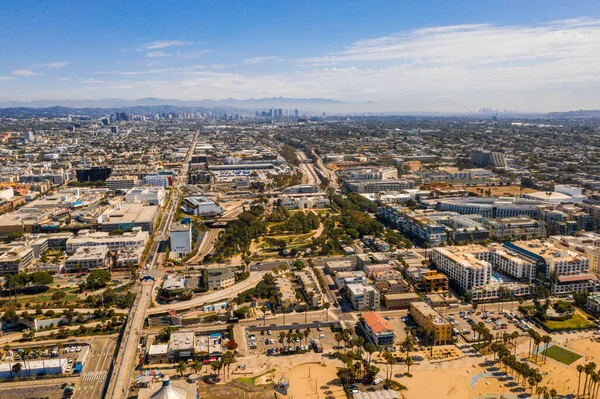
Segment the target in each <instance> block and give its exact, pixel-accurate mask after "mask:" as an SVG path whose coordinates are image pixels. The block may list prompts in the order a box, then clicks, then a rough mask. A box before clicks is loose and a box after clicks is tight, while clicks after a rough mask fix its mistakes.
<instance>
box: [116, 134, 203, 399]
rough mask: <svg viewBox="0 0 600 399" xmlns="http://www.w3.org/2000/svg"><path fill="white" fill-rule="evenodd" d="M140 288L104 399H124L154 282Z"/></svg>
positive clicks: (153, 255)
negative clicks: (108, 398) (105, 398)
mask: <svg viewBox="0 0 600 399" xmlns="http://www.w3.org/2000/svg"><path fill="white" fill-rule="evenodd" d="M197 142H198V133H196V134H195V135H194V140H193V141H192V144H191V146H190V148H189V149H188V154H187V156H186V158H185V160H184V161H183V163H182V165H181V169H180V171H179V175H178V176H177V178H176V179H175V181H174V182H173V193H172V195H171V197H170V199H169V202H168V203H167V205H166V207H165V212H164V214H163V217H162V221H161V223H160V226H159V228H158V229H157V230H156V231H155V233H154V240H155V242H154V244H153V246H152V250H151V251H150V253H149V254H148V259H150V262H149V268H150V269H153V268H154V267H156V262H157V260H158V258H159V253H160V250H161V245H160V243H159V242H158V241H165V240H168V237H169V231H170V229H171V224H172V222H173V218H174V217H175V214H176V211H177V206H178V204H179V199H180V196H181V192H180V188H181V186H182V185H183V184H185V182H186V180H187V172H188V168H189V161H190V159H191V157H192V154H193V153H194V150H195V148H196V143H197ZM140 285H141V292H140V293H139V295H138V296H137V297H136V301H135V303H134V305H133V306H132V308H131V310H130V312H129V317H128V318H127V324H126V326H125V330H124V332H123V339H122V342H121V346H120V347H119V351H118V355H117V358H116V361H115V363H114V365H113V373H112V376H111V379H110V383H109V385H108V389H107V396H108V397H111V398H114V399H120V398H125V397H127V392H128V391H129V386H130V383H131V376H132V373H133V369H134V368H135V366H136V365H137V363H138V362H137V347H138V342H139V336H140V333H141V332H142V329H143V327H144V320H145V318H146V310H147V309H148V304H149V303H150V299H151V297H152V291H153V287H154V281H153V280H151V279H148V280H146V281H144V282H142V283H140Z"/></svg>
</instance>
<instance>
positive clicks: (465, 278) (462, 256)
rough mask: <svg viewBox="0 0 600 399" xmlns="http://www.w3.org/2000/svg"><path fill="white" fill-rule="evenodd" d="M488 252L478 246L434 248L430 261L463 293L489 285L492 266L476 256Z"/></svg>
mask: <svg viewBox="0 0 600 399" xmlns="http://www.w3.org/2000/svg"><path fill="white" fill-rule="evenodd" d="M488 252H489V250H488V249H487V248H485V247H482V246H479V245H469V246H464V247H446V248H434V249H433V251H432V253H431V260H432V261H433V262H434V263H435V264H436V266H437V269H438V270H439V271H441V272H443V273H445V274H446V275H447V276H448V278H449V279H450V280H451V281H454V282H455V283H456V284H457V285H458V286H459V287H460V288H461V289H462V290H463V291H465V292H468V291H471V290H472V289H473V288H475V287H483V286H485V285H487V284H489V282H490V278H491V275H492V265H490V264H489V263H488V262H487V261H485V260H482V259H479V258H478V256H477V255H478V254H480V253H484V254H487V253H488Z"/></svg>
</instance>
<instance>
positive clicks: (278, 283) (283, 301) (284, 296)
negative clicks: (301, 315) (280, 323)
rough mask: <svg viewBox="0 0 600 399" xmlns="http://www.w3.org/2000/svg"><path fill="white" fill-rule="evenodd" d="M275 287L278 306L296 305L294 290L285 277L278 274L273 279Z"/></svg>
mask: <svg viewBox="0 0 600 399" xmlns="http://www.w3.org/2000/svg"><path fill="white" fill-rule="evenodd" d="M275 289H276V290H277V301H278V303H279V306H280V307H282V308H283V307H285V308H289V307H292V306H295V305H296V302H297V301H296V291H295V290H294V286H293V284H292V282H291V281H290V280H289V279H288V278H287V277H285V276H278V277H277V278H276V279H275Z"/></svg>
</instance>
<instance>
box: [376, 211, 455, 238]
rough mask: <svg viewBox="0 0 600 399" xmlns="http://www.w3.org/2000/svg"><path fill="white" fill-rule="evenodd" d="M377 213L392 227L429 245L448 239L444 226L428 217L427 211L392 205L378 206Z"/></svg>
mask: <svg viewBox="0 0 600 399" xmlns="http://www.w3.org/2000/svg"><path fill="white" fill-rule="evenodd" d="M378 213H379V216H380V217H381V218H382V219H383V220H384V221H386V222H387V223H389V224H391V225H392V227H394V228H396V229H399V230H400V231H402V232H403V233H405V234H408V235H409V236H411V237H413V238H414V239H416V240H419V241H421V242H424V243H426V244H429V245H431V246H437V245H441V244H442V243H444V242H446V240H447V239H448V234H447V233H446V226H444V225H443V224H440V223H438V222H437V221H435V220H433V219H431V218H429V217H428V214H427V213H423V212H415V211H412V210H410V209H409V208H403V207H398V206H392V205H388V206H381V207H379V211H378Z"/></svg>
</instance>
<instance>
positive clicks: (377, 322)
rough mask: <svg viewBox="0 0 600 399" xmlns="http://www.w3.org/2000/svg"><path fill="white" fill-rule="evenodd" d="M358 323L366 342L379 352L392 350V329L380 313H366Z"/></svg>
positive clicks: (393, 338)
mask: <svg viewBox="0 0 600 399" xmlns="http://www.w3.org/2000/svg"><path fill="white" fill-rule="evenodd" d="M360 323H361V327H362V329H363V331H364V332H365V336H366V338H367V340H368V341H369V342H371V343H372V344H373V345H375V346H376V347H377V348H378V349H379V350H382V349H390V348H393V346H394V340H395V334H394V329H393V328H392V326H390V324H389V323H388V322H387V320H386V319H385V317H383V316H382V315H381V313H378V312H367V313H365V314H363V315H362V319H361V321H360Z"/></svg>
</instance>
